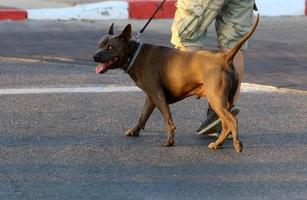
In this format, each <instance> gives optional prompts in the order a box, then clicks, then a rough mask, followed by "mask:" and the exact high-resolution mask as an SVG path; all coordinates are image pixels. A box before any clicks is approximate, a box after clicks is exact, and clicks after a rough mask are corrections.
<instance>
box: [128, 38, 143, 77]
mask: <svg viewBox="0 0 307 200" xmlns="http://www.w3.org/2000/svg"><path fill="white" fill-rule="evenodd" d="M131 43H132V44H131V45H132V47H131V48H132V51H131V54H129V55H128V60H127V62H126V64H125V72H126V73H128V72H129V71H130V69H131V67H132V65H133V64H134V62H135V59H136V58H137V56H138V55H139V53H140V50H141V48H142V47H143V44H142V43H139V42H136V41H131Z"/></svg>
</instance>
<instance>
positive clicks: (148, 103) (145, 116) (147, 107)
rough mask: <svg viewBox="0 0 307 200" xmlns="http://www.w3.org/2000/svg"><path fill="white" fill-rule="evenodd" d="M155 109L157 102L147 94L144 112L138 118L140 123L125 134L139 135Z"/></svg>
mask: <svg viewBox="0 0 307 200" xmlns="http://www.w3.org/2000/svg"><path fill="white" fill-rule="evenodd" d="M154 109H155V104H154V103H153V101H152V100H151V99H150V97H149V96H147V99H146V102H145V105H144V109H143V112H142V114H141V116H140V118H139V120H138V123H137V124H136V125H135V127H134V128H133V129H129V130H128V131H127V132H126V133H125V135H126V136H135V137H136V136H139V133H140V130H141V129H144V128H145V124H146V122H147V120H148V118H149V117H150V115H151V113H152V111H153V110H154Z"/></svg>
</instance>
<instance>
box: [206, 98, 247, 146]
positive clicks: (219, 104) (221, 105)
mask: <svg viewBox="0 0 307 200" xmlns="http://www.w3.org/2000/svg"><path fill="white" fill-rule="evenodd" d="M220 97H223V95H222V96H220ZM224 100H225V98H214V100H212V99H211V98H210V97H209V96H208V101H209V103H210V105H211V106H212V108H213V110H214V111H215V113H216V114H217V115H218V116H219V117H220V119H221V122H222V133H221V134H220V136H219V138H218V139H217V140H216V141H215V142H213V143H210V144H209V146H208V147H209V148H210V149H218V148H221V145H222V144H223V143H224V142H225V140H226V138H227V136H228V134H229V133H230V132H231V133H232V136H233V144H234V148H235V150H236V151H237V152H241V151H242V143H241V142H240V140H239V139H238V122H237V120H236V118H235V117H234V116H233V115H232V114H231V113H230V112H229V108H227V107H229V105H228V106H227V102H224Z"/></svg>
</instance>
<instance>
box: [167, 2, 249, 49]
mask: <svg viewBox="0 0 307 200" xmlns="http://www.w3.org/2000/svg"><path fill="white" fill-rule="evenodd" d="M254 3H255V0H178V1H177V3H176V7H177V10H176V13H175V17H174V21H173V25H172V38H171V43H172V44H174V45H175V46H176V47H178V48H180V47H189V46H191V47H203V46H204V44H205V38H206V32H207V28H208V26H209V25H210V24H211V23H212V22H213V21H214V20H215V28H216V34H217V43H218V46H219V47H222V48H232V47H233V46H234V45H235V44H236V43H237V42H238V41H239V40H240V39H241V38H242V37H243V36H244V34H245V33H247V32H248V31H249V30H250V28H251V24H252V21H253V5H254ZM246 47H247V46H246V45H244V46H243V47H242V49H245V48H246Z"/></svg>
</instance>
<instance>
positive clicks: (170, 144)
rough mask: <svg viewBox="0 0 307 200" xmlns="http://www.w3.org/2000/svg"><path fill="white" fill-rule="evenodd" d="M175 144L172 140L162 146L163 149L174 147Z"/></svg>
mask: <svg viewBox="0 0 307 200" xmlns="http://www.w3.org/2000/svg"><path fill="white" fill-rule="evenodd" d="M174 144H175V142H174V140H168V141H166V142H165V143H163V144H162V146H163V147H171V146H174Z"/></svg>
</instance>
